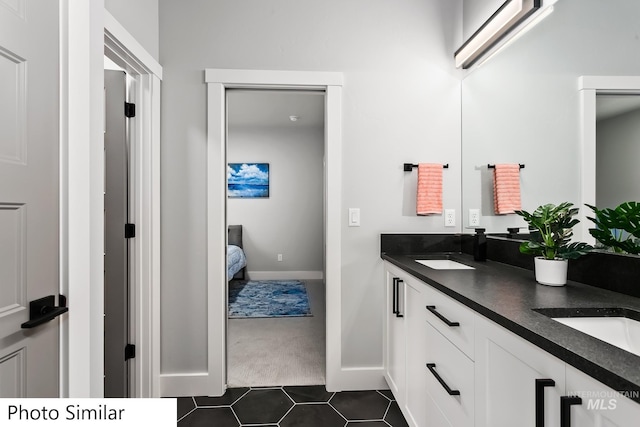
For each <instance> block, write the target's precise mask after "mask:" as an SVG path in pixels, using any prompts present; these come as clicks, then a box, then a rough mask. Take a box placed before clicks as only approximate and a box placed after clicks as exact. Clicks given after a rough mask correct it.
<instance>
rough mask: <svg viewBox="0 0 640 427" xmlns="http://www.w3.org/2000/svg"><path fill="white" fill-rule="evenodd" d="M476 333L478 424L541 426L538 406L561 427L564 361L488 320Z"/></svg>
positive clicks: (548, 421) (549, 426) (547, 426)
mask: <svg viewBox="0 0 640 427" xmlns="http://www.w3.org/2000/svg"><path fill="white" fill-rule="evenodd" d="M475 332H476V351H475V356H476V360H475V362H476V365H475V368H476V369H475V376H476V377H475V381H476V382H475V387H476V408H475V414H476V416H475V419H476V424H475V425H476V427H513V426H518V427H536V417H537V416H538V415H537V414H536V409H538V410H539V411H544V417H543V419H544V424H542V425H543V426H544V427H557V426H559V425H560V396H562V395H563V394H564V390H565V364H564V362H562V361H560V360H559V359H557V358H555V357H553V356H551V355H550V354H548V353H547V352H545V351H543V350H541V349H540V348H539V347H536V346H534V345H533V344H531V343H529V342H527V341H525V340H524V339H522V338H520V337H518V336H516V335H515V334H513V333H511V332H509V331H507V330H506V329H504V328H502V327H501V326H499V325H497V324H495V323H493V322H491V321H489V320H487V319H484V318H482V319H477V321H476V329H475ZM536 380H547V382H546V383H544V382H540V381H538V382H536ZM552 383H553V385H551V384H552ZM537 391H539V393H540V395H541V397H542V398H541V399H540V400H539V401H537V398H536V392H537ZM576 426H580V427H583V426H582V425H580V424H576Z"/></svg>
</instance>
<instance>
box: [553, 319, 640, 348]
mask: <svg viewBox="0 0 640 427" xmlns="http://www.w3.org/2000/svg"><path fill="white" fill-rule="evenodd" d="M552 319H553V320H555V321H556V322H560V323H562V324H564V325H567V326H569V327H571V328H573V329H577V330H579V331H581V332H584V333H585V334H587V335H591V336H592V337H594V338H598V339H599V340H602V341H604V342H608V343H609V344H611V345H615V346H616V347H619V348H621V349H623V350H626V351H628V352H630V353H633V354H635V355H637V356H640V322H638V321H637V320H633V319H628V318H626V317H552Z"/></svg>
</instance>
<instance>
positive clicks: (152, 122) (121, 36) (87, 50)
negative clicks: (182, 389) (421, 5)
mask: <svg viewBox="0 0 640 427" xmlns="http://www.w3.org/2000/svg"><path fill="white" fill-rule="evenodd" d="M105 25H106V28H105ZM106 46H109V49H110V50H109V49H108V51H111V52H113V53H115V54H114V57H116V58H115V59H117V63H119V65H121V66H122V65H125V69H126V70H127V71H128V72H130V73H132V72H133V73H137V74H139V76H138V78H139V79H138V84H137V93H136V97H137V99H138V100H140V102H141V103H142V104H143V105H144V106H145V108H141V109H139V111H141V112H142V111H143V110H144V111H148V114H147V113H146V112H144V113H142V114H141V119H140V120H139V126H137V127H136V137H137V138H139V139H140V141H139V150H140V151H139V152H138V156H137V157H136V158H137V161H138V162H139V164H138V171H137V172H138V176H137V177H136V180H137V182H138V183H139V185H140V187H139V188H137V189H136V192H137V194H139V195H140V196H141V197H140V204H139V205H138V206H136V212H137V215H139V216H138V217H137V218H136V220H138V218H140V221H141V222H140V233H139V235H140V236H141V238H140V239H138V240H137V241H136V245H135V251H136V253H135V257H136V259H137V260H138V261H139V266H140V269H139V270H136V271H135V273H134V274H135V275H136V277H137V280H138V281H139V282H140V286H141V287H140V290H139V294H138V295H137V296H136V301H138V303H139V305H138V307H137V309H138V311H137V313H136V315H137V319H136V321H137V322H138V323H137V326H138V327H139V328H140V329H139V330H140V331H141V335H140V343H141V344H142V345H140V346H139V350H138V358H137V360H136V363H137V364H138V365H139V366H141V367H143V368H144V369H142V368H138V369H136V370H135V372H136V385H135V388H134V389H135V393H136V395H137V396H140V397H157V396H159V395H160V389H159V375H160V361H159V354H160V342H159V341H160V338H159V337H160V332H159V325H160V317H159V307H160V298H159V289H160V285H159V283H160V255H159V254H160V202H159V198H160V190H159V189H160V171H159V165H160V153H159V150H160V80H159V75H161V73H162V69H161V68H160V66H159V65H158V64H157V62H156V61H154V60H153V59H152V58H151V56H150V55H148V54H146V52H144V49H142V48H141V47H140V45H139V44H138V43H137V42H135V40H134V39H133V38H132V37H131V36H130V35H129V34H128V33H126V31H125V30H124V29H123V28H122V26H120V25H119V24H117V21H115V19H114V18H113V17H112V16H111V15H110V14H109V13H108V12H106V11H105V10H104V1H103V0H92V1H91V2H86V1H84V0H61V1H60V247H61V249H60V291H61V293H63V294H65V295H67V296H68V302H69V307H70V308H69V315H68V316H63V319H62V320H61V323H60V324H61V331H60V337H61V338H60V342H61V350H60V353H61V360H60V396H61V397H78V398H80V397H102V396H103V394H104V391H103V389H104V368H103V366H104V351H103V348H104V327H103V321H104V316H103V313H104V298H103V291H104V262H103V254H104V237H103V235H104V200H103V192H104V150H103V143H102V141H103V130H104V129H103V126H104V121H103V120H104V103H103V99H104V84H103V83H104V80H103V79H104V73H103V71H104V65H103V64H104V60H103V56H104V52H105V47H106ZM112 59H114V58H112ZM154 73H159V75H154Z"/></svg>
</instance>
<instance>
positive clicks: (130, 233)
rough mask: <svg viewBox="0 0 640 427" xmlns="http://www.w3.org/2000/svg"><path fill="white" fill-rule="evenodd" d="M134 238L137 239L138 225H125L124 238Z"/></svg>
mask: <svg viewBox="0 0 640 427" xmlns="http://www.w3.org/2000/svg"><path fill="white" fill-rule="evenodd" d="M132 237H136V225H135V224H125V225H124V238H125V239H131V238H132Z"/></svg>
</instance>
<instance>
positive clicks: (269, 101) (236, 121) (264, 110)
mask: <svg viewBox="0 0 640 427" xmlns="http://www.w3.org/2000/svg"><path fill="white" fill-rule="evenodd" d="M324 98H325V97H324V92H321V91H317V92H314V91H294V90H245V89H230V90H227V123H228V126H229V128H233V127H282V126H287V127H320V128H322V127H324ZM289 116H298V117H299V118H298V120H297V121H296V122H292V121H291V120H290V119H289Z"/></svg>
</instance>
